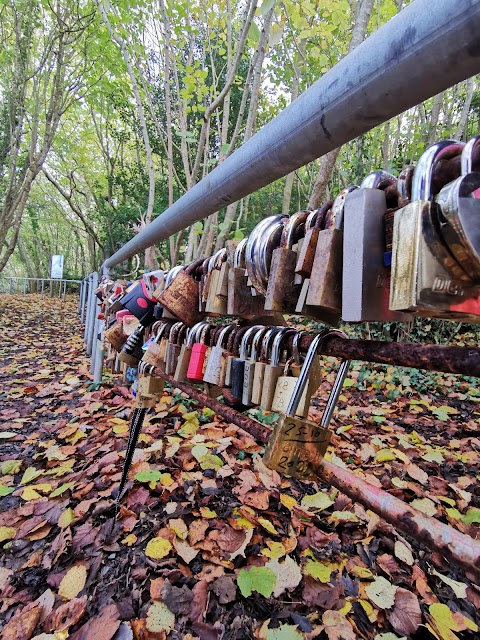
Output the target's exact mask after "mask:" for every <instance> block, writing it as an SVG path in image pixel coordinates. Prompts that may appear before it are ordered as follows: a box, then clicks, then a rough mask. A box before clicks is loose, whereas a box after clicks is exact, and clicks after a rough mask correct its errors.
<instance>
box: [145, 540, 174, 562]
mask: <svg viewBox="0 0 480 640" xmlns="http://www.w3.org/2000/svg"><path fill="white" fill-rule="evenodd" d="M171 550H172V545H171V543H170V541H169V540H166V539H165V538H152V540H149V542H148V544H147V548H146V549H145V554H146V555H147V556H148V557H149V558H152V559H153V560H160V559H161V558H165V557H166V556H168V554H169V553H170V551H171Z"/></svg>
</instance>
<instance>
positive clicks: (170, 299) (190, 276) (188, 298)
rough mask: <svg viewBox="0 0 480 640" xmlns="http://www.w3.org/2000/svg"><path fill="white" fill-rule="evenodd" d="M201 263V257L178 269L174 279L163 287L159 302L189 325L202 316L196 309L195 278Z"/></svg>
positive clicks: (196, 287) (196, 290)
mask: <svg viewBox="0 0 480 640" xmlns="http://www.w3.org/2000/svg"><path fill="white" fill-rule="evenodd" d="M202 263H203V259H202V258H200V259H199V260H195V261H194V262H192V263H191V264H190V265H188V267H186V268H185V269H184V270H182V271H179V272H178V274H177V275H176V277H175V279H174V280H173V281H172V282H171V283H170V284H169V285H168V286H166V287H165V289H164V290H163V291H162V293H161V294H160V296H159V297H158V300H159V302H160V303H161V304H162V306H163V307H164V308H165V309H167V310H168V311H170V313H173V314H174V315H175V316H176V317H177V318H178V320H181V321H182V322H184V323H185V324H186V325H187V326H189V327H191V326H193V325H194V324H196V323H197V322H199V321H200V320H201V318H202V315H201V314H200V312H199V311H198V298H199V293H198V280H196V279H195V275H196V273H197V269H198V268H199V267H200V266H201V264H202Z"/></svg>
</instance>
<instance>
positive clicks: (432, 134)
mask: <svg viewBox="0 0 480 640" xmlns="http://www.w3.org/2000/svg"><path fill="white" fill-rule="evenodd" d="M444 96H445V92H444V91H442V92H441V93H438V94H437V95H436V96H435V98H434V100H433V105H432V112H431V114H430V126H429V129H428V138H427V144H428V146H430V145H431V144H433V143H434V142H435V140H436V138H437V125H438V119H439V118H440V112H441V110H442V104H443V98H444Z"/></svg>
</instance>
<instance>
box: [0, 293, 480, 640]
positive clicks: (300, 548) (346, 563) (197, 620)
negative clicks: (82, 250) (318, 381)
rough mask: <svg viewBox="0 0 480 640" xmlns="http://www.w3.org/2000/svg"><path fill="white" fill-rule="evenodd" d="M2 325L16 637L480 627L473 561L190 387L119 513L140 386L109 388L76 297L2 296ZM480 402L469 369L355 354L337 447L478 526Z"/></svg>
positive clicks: (464, 527) (5, 604)
mask: <svg viewBox="0 0 480 640" xmlns="http://www.w3.org/2000/svg"><path fill="white" fill-rule="evenodd" d="M0 336H1V342H0V357H1V360H0V443H1V444H0V471H1V474H0V547H3V550H2V553H1V555H0V596H1V598H0V630H1V634H2V635H1V638H2V639H3V640H29V639H31V638H33V637H35V638H37V640H49V639H51V640H55V639H56V640H65V639H66V638H67V637H68V638H69V639H70V640H94V639H98V640H111V639H112V638H113V639H114V640H128V639H129V638H137V639H141V640H161V639H162V638H165V637H166V636H168V638H175V639H180V638H184V639H190V640H193V639H194V638H200V640H215V639H217V638H218V639H219V640H220V639H222V638H223V639H228V640H230V639H232V640H233V639H237V640H241V639H247V638H259V639H266V640H300V639H301V638H307V639H308V638H320V639H327V640H355V639H356V638H365V639H367V640H373V639H376V640H394V639H396V638H415V639H417V640H422V639H424V638H425V639H432V638H437V639H439V640H455V638H461V639H467V638H478V637H480V631H479V627H478V626H477V625H479V624H480V619H479V614H478V611H477V610H478V609H479V608H480V588H479V587H478V586H476V585H475V584H474V581H473V576H470V575H468V574H465V572H464V571H463V570H462V569H460V568H459V567H456V566H454V565H452V564H451V563H448V562H446V561H445V560H444V559H443V558H442V557H441V556H440V555H439V554H435V553H431V552H429V551H428V550H427V549H425V548H422V547H421V546H420V545H418V544H417V543H415V542H414V541H413V540H412V539H408V538H406V537H405V536H402V535H400V534H399V533H398V532H397V531H396V530H395V528H394V527H392V526H390V525H387V524H386V523H384V522H383V521H381V520H380V519H379V518H378V517H377V516H375V515H374V514H373V513H372V512H370V511H366V510H365V509H364V508H363V507H362V506H361V505H360V504H353V503H352V501H351V500H350V499H348V498H347V497H345V496H344V495H342V494H341V493H339V492H338V491H336V490H334V489H333V488H332V487H330V486H328V485H323V484H316V483H313V482H308V483H299V482H298V481H295V480H291V479H288V478H284V477H283V478H282V477H280V476H279V475H278V474H277V473H275V472H272V471H270V470H268V469H267V468H266V467H265V466H264V465H263V463H262V459H261V455H259V454H260V453H261V451H262V450H261V447H260V446H259V445H257V444H256V443H255V442H254V441H253V439H252V438H251V437H250V436H248V435H247V434H245V432H243V431H241V430H240V429H239V428H237V427H235V426H234V425H231V424H227V423H225V422H223V421H222V420H221V419H220V418H219V417H216V416H215V415H214V414H213V412H211V411H210V410H208V409H202V407H199V406H198V405H196V404H195V403H194V402H193V401H191V400H190V399H189V398H187V397H185V395H183V394H181V393H179V392H178V390H177V391H175V390H174V389H166V391H165V393H164V396H163V397H162V399H161V401H160V403H159V404H158V405H157V408H156V411H155V412H153V411H152V412H151V414H150V415H149V416H148V418H147V420H146V422H145V425H144V428H143V433H142V435H141V438H140V443H139V446H138V449H137V452H136V455H135V460H134V465H133V468H132V471H131V476H130V477H131V482H130V485H129V487H130V489H129V491H128V493H127V495H126V496H125V498H124V500H123V506H122V508H121V511H120V514H119V517H118V520H117V521H116V522H115V521H114V513H115V509H114V500H113V498H112V496H115V495H116V490H117V488H118V483H119V479H120V475H121V467H122V459H123V452H124V450H125V447H126V438H127V431H128V425H129V416H130V411H131V407H132V399H131V394H130V392H129V390H128V389H127V388H126V387H125V386H124V385H123V383H122V381H121V379H120V378H118V377H117V378H115V377H114V376H110V377H109V378H108V380H107V383H106V384H104V385H103V386H102V387H101V388H100V389H98V390H95V389H94V388H92V385H91V376H90V374H89V362H88V360H87V358H86V357H85V355H84V350H83V339H82V338H83V330H82V327H81V326H80V324H79V321H78V317H77V315H76V303H75V302H74V301H69V302H67V303H66V304H64V303H62V302H61V301H60V300H57V299H48V298H43V299H42V298H40V297H39V296H33V295H30V296H25V297H24V296H9V295H3V296H0ZM334 373H335V369H334V361H330V360H329V361H325V363H324V381H323V383H322V386H321V388H320V391H319V394H318V398H316V399H315V401H314V407H313V409H312V415H313V416H318V415H319V413H320V411H321V408H322V407H323V404H324V401H325V395H326V392H327V390H328V389H329V387H330V385H331V382H332V380H333V377H334ZM479 401H480V394H479V391H478V389H477V388H476V387H475V386H474V383H473V382H472V380H470V379H466V378H461V377H459V376H447V375H443V374H423V373H419V372H417V371H413V370H412V371H405V370H403V371H402V370H397V369H396V368H393V367H391V368H386V367H376V366H371V365H369V366H368V367H366V366H365V365H363V366H362V365H361V364H360V363H358V364H357V365H356V366H354V367H353V369H352V371H351V373H350V375H349V377H348V379H347V381H346V386H345V388H344V390H343V393H342V396H341V398H340V403H339V407H338V409H337V411H336V413H335V417H334V420H333V421H332V424H331V428H332V430H333V431H334V436H333V439H332V444H333V446H331V447H330V449H329V453H328V454H327V455H328V456H329V457H330V459H333V460H334V461H335V462H337V463H339V464H343V465H346V466H348V468H350V469H356V470H357V472H358V473H360V474H362V475H363V477H365V478H366V479H367V480H368V481H369V482H371V483H373V484H375V485H377V486H382V487H383V488H384V489H386V490H388V491H389V492H390V493H393V494H394V495H396V496H398V497H401V498H402V499H404V500H405V501H407V502H409V503H410V504H412V505H413V506H414V507H416V508H417V509H420V510H422V511H424V512H426V513H428V514H429V515H433V516H435V517H437V518H438V519H439V520H441V521H443V522H445V523H450V524H451V525H452V526H454V527H456V528H457V529H459V530H460V531H462V532H464V533H467V534H469V535H471V536H473V537H477V538H478V537H479V534H480V529H479V523H480V509H479V506H480V490H479V485H478V479H479V477H480V439H479V438H478V428H479V422H480V405H479ZM266 420H267V421H268V420H269V416H267V417H266Z"/></svg>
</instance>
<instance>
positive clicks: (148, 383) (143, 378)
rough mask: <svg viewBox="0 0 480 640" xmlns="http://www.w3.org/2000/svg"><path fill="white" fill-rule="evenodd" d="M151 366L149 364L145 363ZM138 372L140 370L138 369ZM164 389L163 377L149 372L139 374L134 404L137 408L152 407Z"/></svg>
mask: <svg viewBox="0 0 480 640" xmlns="http://www.w3.org/2000/svg"><path fill="white" fill-rule="evenodd" d="M147 366H151V365H147ZM139 373H140V371H139ZM163 389H164V381H163V378H159V377H156V376H153V375H151V374H146V375H145V374H141V375H139V377H138V386H137V395H136V398H135V406H136V407H137V408H138V409H148V408H151V407H154V406H155V405H156V403H157V402H158V401H159V400H160V398H161V396H162V393H163Z"/></svg>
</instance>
